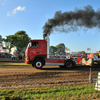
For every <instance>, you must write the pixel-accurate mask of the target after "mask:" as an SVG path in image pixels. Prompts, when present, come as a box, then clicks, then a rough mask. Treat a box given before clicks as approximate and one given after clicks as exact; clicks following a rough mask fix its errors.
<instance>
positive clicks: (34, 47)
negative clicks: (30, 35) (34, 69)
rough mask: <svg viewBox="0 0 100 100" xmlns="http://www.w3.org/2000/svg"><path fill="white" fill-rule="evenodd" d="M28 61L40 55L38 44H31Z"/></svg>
mask: <svg viewBox="0 0 100 100" xmlns="http://www.w3.org/2000/svg"><path fill="white" fill-rule="evenodd" d="M29 54H30V55H29V56H30V60H32V59H33V58H34V57H35V56H36V55H40V54H41V51H40V49H39V42H35V41H33V42H31V48H30V53H29Z"/></svg>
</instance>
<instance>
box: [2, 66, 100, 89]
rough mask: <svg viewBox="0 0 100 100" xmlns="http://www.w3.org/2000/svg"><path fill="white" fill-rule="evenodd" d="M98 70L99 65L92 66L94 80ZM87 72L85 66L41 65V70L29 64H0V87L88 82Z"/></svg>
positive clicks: (99, 70) (87, 68)
mask: <svg viewBox="0 0 100 100" xmlns="http://www.w3.org/2000/svg"><path fill="white" fill-rule="evenodd" d="M98 72H100V67H96V68H92V76H93V80H94V82H96V79H97V75H98ZM89 73H90V68H89V67H85V66H82V67H81V66H79V67H75V68H72V69H61V68H59V66H43V69H41V70H39V69H36V68H33V67H32V66H31V65H24V66H22V65H21V66H15V65H14V66H0V89H4V88H6V89H7V88H27V87H43V86H58V85H72V84H84V83H88V82H89Z"/></svg>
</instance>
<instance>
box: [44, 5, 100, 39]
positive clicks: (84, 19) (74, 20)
mask: <svg viewBox="0 0 100 100" xmlns="http://www.w3.org/2000/svg"><path fill="white" fill-rule="evenodd" d="M64 25H66V26H65V27H64V28H67V27H69V26H70V28H71V29H68V30H64V29H63V28H62V31H63V32H69V31H75V30H77V27H78V26H79V27H82V26H84V27H86V28H93V27H98V28H100V9H98V10H97V11H94V9H93V8H92V6H90V5H88V6H86V7H84V8H83V9H78V8H75V11H70V12H64V13H62V12H61V11H57V12H56V13H55V15H54V18H52V19H48V21H47V22H46V23H45V25H44V26H43V38H45V37H46V36H47V35H50V34H51V33H52V31H53V29H54V28H55V29H56V27H58V26H64ZM58 30H59V28H58Z"/></svg>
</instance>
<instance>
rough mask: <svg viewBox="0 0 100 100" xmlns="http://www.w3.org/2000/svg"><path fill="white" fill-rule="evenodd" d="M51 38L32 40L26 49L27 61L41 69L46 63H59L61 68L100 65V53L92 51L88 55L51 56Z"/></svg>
mask: <svg viewBox="0 0 100 100" xmlns="http://www.w3.org/2000/svg"><path fill="white" fill-rule="evenodd" d="M49 46H50V40H49V37H46V39H44V40H31V41H30V42H29V43H28V46H27V49H26V50H25V63H26V64H32V66H33V67H35V68H37V69H41V68H42V67H43V66H44V65H53V66H54V65H58V66H59V67H61V68H71V67H74V66H76V65H86V66H94V65H100V53H91V54H88V55H87V56H86V57H74V56H70V57H66V58H51V57H50V55H49Z"/></svg>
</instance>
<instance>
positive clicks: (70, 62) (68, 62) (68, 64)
mask: <svg viewBox="0 0 100 100" xmlns="http://www.w3.org/2000/svg"><path fill="white" fill-rule="evenodd" d="M72 66H73V62H72V61H70V60H69V61H67V62H66V64H65V68H71V67H72Z"/></svg>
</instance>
